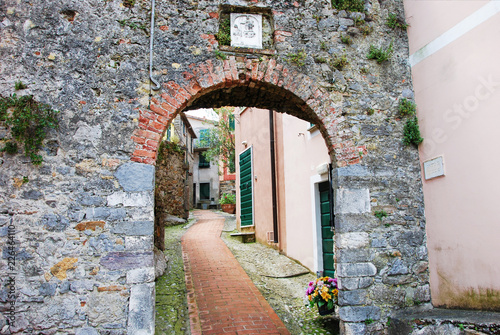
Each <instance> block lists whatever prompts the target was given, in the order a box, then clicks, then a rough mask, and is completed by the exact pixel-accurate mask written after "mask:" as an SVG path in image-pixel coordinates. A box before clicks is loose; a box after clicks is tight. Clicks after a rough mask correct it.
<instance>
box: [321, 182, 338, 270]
mask: <svg viewBox="0 0 500 335" xmlns="http://www.w3.org/2000/svg"><path fill="white" fill-rule="evenodd" d="M329 188H330V183H329V182H324V183H321V184H319V198H320V211H321V242H322V243H321V246H322V248H323V275H324V276H328V277H334V276H335V264H334V262H333V231H332V227H331V223H330V216H331V214H330V192H329Z"/></svg>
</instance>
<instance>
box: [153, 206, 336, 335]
mask: <svg viewBox="0 0 500 335" xmlns="http://www.w3.org/2000/svg"><path fill="white" fill-rule="evenodd" d="M220 213H221V215H223V216H224V217H225V219H226V223H225V225H224V230H223V232H222V236H221V237H222V239H223V240H224V242H225V243H226V245H227V246H228V248H229V249H230V250H231V252H232V253H233V255H234V256H235V257H236V259H237V260H238V262H239V263H240V264H241V266H242V267H243V269H244V270H245V271H246V273H247V274H248V275H249V277H250V278H251V279H252V281H253V282H254V284H255V286H257V288H258V289H259V290H260V291H261V293H262V294H263V296H264V297H265V298H266V300H267V301H268V302H269V304H270V305H271V307H272V308H273V309H274V310H275V311H276V313H277V314H278V316H279V317H280V318H281V320H282V321H283V322H284V323H285V325H286V327H287V328H288V330H289V331H290V333H291V334H292V335H302V334H304V335H309V334H323V335H327V334H328V335H329V334H331V335H333V334H339V330H338V319H337V318H336V317H335V316H325V317H321V316H319V314H318V312H317V310H316V309H309V307H307V300H306V298H305V297H304V295H305V289H306V286H307V283H308V282H309V281H311V280H314V279H315V278H316V276H315V275H313V274H311V273H310V272H309V271H308V270H307V269H306V268H304V267H303V266H302V265H300V264H299V263H297V262H295V261H293V260H291V259H289V258H288V257H286V256H284V255H281V254H280V253H279V252H277V251H276V250H274V249H272V248H269V247H267V246H264V245H262V244H260V243H242V242H241V241H240V239H239V238H235V237H232V236H230V234H231V233H232V232H235V231H236V219H235V216H234V215H230V214H226V213H223V212H220ZM190 222H191V224H192V223H193V222H192V221H191V220H190ZM189 226H190V225H187V226H174V227H167V228H165V234H166V236H165V239H166V240H165V242H166V243H165V244H166V245H167V249H166V250H165V254H166V255H167V257H168V259H169V265H168V269H167V272H166V273H165V275H163V276H162V277H160V278H158V280H157V282H156V291H157V293H156V334H175V335H178V334H179V335H180V334H189V326H188V325H189V321H188V314H187V304H186V298H185V295H186V293H185V292H186V288H185V283H184V268H183V267H182V249H181V248H180V238H181V237H182V235H183V234H184V232H185V231H186V230H187V228H188V227H189Z"/></svg>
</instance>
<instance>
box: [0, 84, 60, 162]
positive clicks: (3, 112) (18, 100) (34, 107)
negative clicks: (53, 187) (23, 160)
mask: <svg viewBox="0 0 500 335" xmlns="http://www.w3.org/2000/svg"><path fill="white" fill-rule="evenodd" d="M58 113H59V112H58V111H55V110H53V109H52V108H51V107H50V106H49V105H47V104H43V103H40V102H37V101H35V99H33V96H31V95H25V96H20V97H18V96H17V95H16V94H15V93H14V94H12V95H11V96H9V97H2V96H0V122H4V123H5V124H6V125H8V126H10V130H11V133H12V137H13V138H14V139H15V140H16V141H18V142H21V143H22V144H23V146H24V153H25V155H26V156H28V157H29V158H30V159H31V162H32V163H33V164H34V165H40V164H41V163H42V161H43V159H42V156H41V155H39V154H38V151H39V150H40V149H41V147H42V144H43V140H44V139H45V137H46V135H47V133H46V131H47V129H50V128H57V126H58V119H57V114H58ZM2 151H6V152H7V153H11V154H15V153H17V144H15V143H14V142H7V143H6V144H5V147H4V148H3V149H2Z"/></svg>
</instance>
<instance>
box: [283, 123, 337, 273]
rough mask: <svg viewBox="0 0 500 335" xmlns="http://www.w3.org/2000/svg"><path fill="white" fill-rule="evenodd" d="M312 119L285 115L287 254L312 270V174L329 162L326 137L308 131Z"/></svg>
mask: <svg viewBox="0 0 500 335" xmlns="http://www.w3.org/2000/svg"><path fill="white" fill-rule="evenodd" d="M309 128H310V125H309V122H306V121H303V120H300V119H298V118H296V117H293V116H290V115H283V129H284V131H283V148H284V152H283V155H282V159H283V160H284V162H285V164H284V177H285V190H286V199H285V201H286V217H287V223H286V224H287V241H286V242H287V246H288V247H287V255H288V256H289V257H291V258H293V259H296V260H298V261H299V262H301V263H302V264H303V265H305V266H307V267H308V268H309V269H310V270H312V271H314V270H315V257H314V250H315V249H316V248H317V247H318V246H317V243H316V236H314V234H315V233H316V229H314V228H315V226H316V224H317V222H316V221H315V215H314V214H315V213H313V212H314V211H315V207H314V206H313V202H314V201H313V200H314V194H312V186H311V177H313V176H317V177H318V178H317V179H323V180H328V175H327V174H325V175H324V176H322V177H323V178H321V176H318V174H317V172H316V168H317V167H318V165H321V164H323V163H329V162H330V157H329V156H328V150H327V148H326V144H325V140H324V139H323V137H322V136H321V134H320V133H319V131H318V130H314V131H308V129H309Z"/></svg>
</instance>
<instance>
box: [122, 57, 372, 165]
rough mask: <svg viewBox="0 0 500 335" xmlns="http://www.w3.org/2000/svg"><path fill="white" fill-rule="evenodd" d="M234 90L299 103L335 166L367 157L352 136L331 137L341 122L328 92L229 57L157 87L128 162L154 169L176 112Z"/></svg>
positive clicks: (271, 65) (290, 73) (267, 63)
mask: <svg viewBox="0 0 500 335" xmlns="http://www.w3.org/2000/svg"><path fill="white" fill-rule="evenodd" d="M236 86H249V87H252V88H259V87H262V88H263V89H266V90H268V91H269V90H271V91H272V92H273V93H274V92H276V94H279V95H281V96H283V97H286V96H290V97H291V96H295V97H298V98H300V99H301V100H302V101H304V106H303V107H302V108H303V109H308V111H309V113H311V111H312V112H314V113H315V114H316V115H318V117H319V119H320V120H321V121H322V123H323V124H320V125H319V127H320V128H322V129H326V130H325V131H324V132H323V134H326V132H328V137H327V138H326V142H327V145H328V146H329V151H330V152H333V153H334V157H335V161H336V165H337V166H339V167H341V166H346V165H351V164H358V163H360V161H361V159H362V156H363V155H365V154H366V148H365V147H362V148H357V147H355V144H354V141H353V140H352V134H351V133H349V134H347V135H346V134H336V133H333V132H332V131H334V130H335V129H337V128H338V125H339V124H340V123H341V122H343V119H342V118H341V116H340V115H341V113H338V111H337V112H334V108H333V107H332V106H335V104H334V103H333V101H332V100H331V98H330V96H329V94H328V92H326V91H325V90H324V89H323V88H321V87H319V86H318V85H316V83H315V81H314V80H313V79H312V78H311V77H309V76H308V75H307V74H304V73H299V72H297V70H294V69H291V68H289V67H288V66H287V64H282V63H279V62H278V61H277V60H276V59H270V60H264V61H260V60H258V59H249V58H246V57H243V56H241V57H235V56H230V57H229V58H228V59H226V60H223V61H220V60H215V59H210V60H206V61H204V62H200V63H198V64H191V65H190V66H189V71H185V72H184V73H183V74H182V78H180V79H178V80H177V81H168V82H166V83H164V84H163V85H162V88H161V89H162V91H161V93H160V94H159V95H158V96H156V97H154V98H152V99H151V104H150V109H149V110H144V111H140V115H139V124H138V127H137V129H136V130H135V131H134V133H133V134H132V140H133V141H134V143H135V144H136V148H135V151H134V152H133V154H132V157H131V160H132V161H134V162H140V163H145V164H152V165H155V164H156V155H157V150H158V144H159V142H160V141H161V137H162V135H163V134H164V132H165V129H166V127H167V126H168V125H169V124H170V122H172V120H173V119H174V118H175V117H176V116H177V114H178V113H179V112H181V111H182V110H184V109H185V108H186V107H187V106H189V105H190V104H192V103H193V102H194V101H195V100H196V99H197V98H199V97H201V96H203V95H205V94H207V93H209V92H211V91H214V90H218V89H222V88H231V87H236ZM330 110H331V111H332V112H331V113H330V112H329V111H330Z"/></svg>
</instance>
